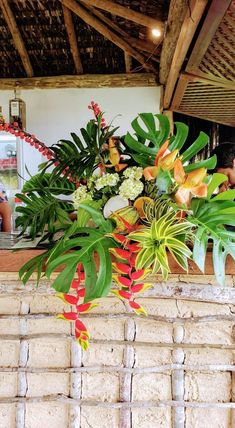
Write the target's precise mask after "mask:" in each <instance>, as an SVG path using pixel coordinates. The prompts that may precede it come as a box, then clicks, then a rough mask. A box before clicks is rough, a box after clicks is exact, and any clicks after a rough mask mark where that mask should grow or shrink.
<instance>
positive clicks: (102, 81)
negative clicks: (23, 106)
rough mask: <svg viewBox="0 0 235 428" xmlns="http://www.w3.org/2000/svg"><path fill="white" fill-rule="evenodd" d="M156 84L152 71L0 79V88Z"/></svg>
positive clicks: (112, 86)
mask: <svg viewBox="0 0 235 428" xmlns="http://www.w3.org/2000/svg"><path fill="white" fill-rule="evenodd" d="M136 86H140V87H141V86H143V87H144V86H157V83H156V75H155V74H153V73H133V74H132V73H129V74H80V75H79V76H53V77H32V78H20V79H5V78H4V79H0V90H9V89H15V88H16V87H17V88H20V89H35V88H38V89H55V88H109V87H110V88H126V87H136Z"/></svg>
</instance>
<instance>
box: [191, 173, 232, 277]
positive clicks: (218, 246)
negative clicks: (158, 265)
mask: <svg viewBox="0 0 235 428" xmlns="http://www.w3.org/2000/svg"><path fill="white" fill-rule="evenodd" d="M225 180H227V177H226V176H223V174H214V175H213V177H212V180H211V182H210V184H209V186H208V198H207V199H200V200H196V199H195V200H193V202H192V204H191V210H192V214H190V215H189V217H188V220H189V221H190V222H191V223H192V224H194V225H195V228H196V231H195V242H194V248H193V260H194V261H195V263H196V264H197V266H198V267H199V269H200V270H201V271H202V272H204V269H205V258H206V251H207V245H208V241H209V240H211V241H212V243H213V247H212V256H213V257H212V258H213V267H214V272H215V275H216V278H217V280H218V282H219V283H220V284H221V285H224V283H225V262H226V257H227V255H229V254H230V255H231V257H232V258H233V259H235V232H232V231H229V230H227V229H226V228H225V226H235V202H234V201H233V199H234V197H235V192H234V191H233V190H228V191H227V192H223V193H221V194H218V195H217V196H215V197H211V196H212V194H213V191H214V190H215V188H216V187H217V186H218V185H219V184H221V183H222V182H223V181H225ZM224 225H225V226H224Z"/></svg>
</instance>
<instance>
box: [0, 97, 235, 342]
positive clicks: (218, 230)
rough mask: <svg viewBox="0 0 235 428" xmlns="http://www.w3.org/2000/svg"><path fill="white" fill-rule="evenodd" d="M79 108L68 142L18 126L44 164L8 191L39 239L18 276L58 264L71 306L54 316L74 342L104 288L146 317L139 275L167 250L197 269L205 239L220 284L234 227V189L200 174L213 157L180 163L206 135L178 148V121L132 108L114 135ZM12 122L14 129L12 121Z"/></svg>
mask: <svg viewBox="0 0 235 428" xmlns="http://www.w3.org/2000/svg"><path fill="white" fill-rule="evenodd" d="M89 109H90V110H91V111H92V112H93V114H94V118H93V119H92V120H90V121H89V122H88V124H87V126H86V128H82V129H81V130H80V131H81V138H80V137H79V136H78V135H76V134H75V133H72V134H71V137H72V140H71V141H70V140H61V141H59V142H58V143H57V144H55V145H53V146H51V147H50V149H46V147H45V146H43V144H42V143H40V142H38V140H35V137H34V136H33V137H32V136H30V135H28V134H27V140H28V141H29V142H30V143H32V144H35V141H36V143H37V145H38V147H40V148H41V147H42V151H45V153H46V154H45V155H46V156H47V162H45V163H43V164H41V165H40V169H39V173H38V174H37V175H35V176H33V177H31V178H30V179H29V181H27V182H26V183H25V185H24V187H23V189H22V193H21V194H17V197H18V198H20V199H21V200H22V202H23V204H24V205H23V206H21V207H18V208H17V211H18V212H19V214H20V215H19V217H18V218H17V226H18V227H19V228H20V229H21V235H22V234H25V233H26V231H27V234H28V239H29V240H33V239H35V238H37V240H38V243H39V244H40V245H44V246H45V247H46V250H45V252H44V253H42V254H40V255H39V256H37V257H35V258H33V259H31V260H30V261H29V262H27V263H26V264H25V265H24V266H23V267H22V268H21V270H20V277H21V279H22V281H23V282H24V283H26V282H27V281H28V280H29V278H30V277H31V275H32V274H33V272H34V271H36V272H37V278H38V282H39V281H40V279H41V278H42V277H43V276H46V277H47V278H50V277H51V274H52V273H53V272H54V271H55V270H57V269H58V268H59V269H60V271H59V273H58V275H57V277H56V279H55V280H54V282H53V284H52V287H54V289H55V290H56V291H57V296H58V297H60V298H62V299H63V300H64V301H66V302H67V303H68V304H69V305H72V306H73V308H74V309H73V310H71V311H69V312H65V313H63V314H59V315H58V318H63V319H65V320H69V321H73V322H75V336H76V339H77V340H78V342H79V343H80V345H81V346H82V347H83V348H84V349H87V347H88V344H89V332H88V331H87V329H86V326H85V325H84V323H83V322H82V321H81V319H80V314H83V313H86V312H88V311H90V310H92V308H93V307H94V306H96V305H97V299H99V298H101V297H103V296H106V295H107V294H108V293H109V292H112V293H113V294H114V295H115V296H117V297H118V298H120V299H122V300H124V301H125V302H126V303H127V304H128V305H129V307H130V308H131V309H132V310H133V311H134V312H135V313H137V314H142V315H146V312H145V310H144V308H143V307H142V306H141V305H140V304H139V303H138V294H139V293H142V292H144V291H145V290H146V289H148V288H149V287H150V286H151V285H150V284H149V283H148V282H145V281H146V278H147V277H148V275H149V274H151V273H157V272H161V274H162V276H163V279H164V280H166V279H167V277H168V274H169V272H170V267H169V257H170V256H171V257H173V258H174V260H175V261H176V262H177V263H178V264H179V265H180V266H181V267H182V268H183V269H184V270H185V271H187V269H188V260H189V259H193V260H194V262H195V263H196V264H197V266H198V267H199V268H200V269H201V271H202V272H203V271H204V266H205V257H206V250H207V246H208V241H211V245H212V252H213V264H214V271H215V275H216V277H217V280H218V282H219V283H220V284H223V283H224V281H225V273H224V271H225V261H226V257H227V255H228V254H230V255H231V256H232V257H233V258H235V233H234V232H231V231H228V230H227V229H226V226H235V215H234V214H235V203H234V198H235V191H234V190H228V191H226V192H223V193H218V194H217V195H214V193H215V190H216V189H217V188H218V186H220V185H221V183H223V182H224V181H226V180H227V177H226V176H224V175H223V174H218V173H215V174H212V175H209V174H207V170H208V169H209V170H211V169H214V168H215V166H216V157H215V156H213V157H211V158H209V159H206V160H203V161H200V162H192V163H190V160H191V159H193V158H194V156H195V155H196V154H197V152H198V151H200V150H202V149H203V147H205V145H206V144H207V143H208V136H207V135H206V134H204V133H203V132H200V134H199V136H198V138H197V139H196V141H195V142H194V143H193V144H192V145H191V146H189V147H187V148H186V149H184V145H185V143H186V140H187V135H188V127H187V126H186V125H185V124H183V123H179V122H177V123H175V135H170V124H169V121H168V118H167V117H166V116H164V115H159V114H156V115H153V114H151V113H141V114H139V116H138V117H137V118H135V119H134V120H133V121H132V123H131V125H132V128H133V133H130V132H128V133H127V134H126V135H125V136H124V137H115V136H114V134H115V133H116V131H117V129H118V128H112V127H111V125H107V124H106V121H105V118H104V114H103V112H102V111H101V109H100V107H99V106H98V105H97V104H96V103H94V102H91V105H90V106H89ZM16 125H17V124H16ZM157 125H158V126H159V129H157ZM1 126H5V125H3V124H2V125H1ZM8 129H9V126H8ZM12 129H13V130H14V132H15V133H16V134H17V133H18V132H19V135H20V131H18V129H17V126H15V127H14V126H13V127H12ZM52 166H53V167H54V168H53V169H52V172H48V168H49V167H52ZM61 195H63V197H62V196H61ZM113 282H114V283H115V287H114V288H112V283H113Z"/></svg>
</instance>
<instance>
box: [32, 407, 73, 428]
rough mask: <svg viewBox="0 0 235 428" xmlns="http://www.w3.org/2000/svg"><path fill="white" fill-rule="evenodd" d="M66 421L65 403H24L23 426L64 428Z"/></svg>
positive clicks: (66, 410)
mask: <svg viewBox="0 0 235 428" xmlns="http://www.w3.org/2000/svg"><path fill="white" fill-rule="evenodd" d="M68 421H69V409H68V406H67V405H64V404H57V403H53V402H47V403H27V404H26V414H25V428H42V427H43V428H66V427H67V426H68Z"/></svg>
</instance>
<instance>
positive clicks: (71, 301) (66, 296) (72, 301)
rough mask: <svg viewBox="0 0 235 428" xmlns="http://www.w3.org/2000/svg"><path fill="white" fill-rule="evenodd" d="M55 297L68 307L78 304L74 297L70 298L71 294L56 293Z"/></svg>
mask: <svg viewBox="0 0 235 428" xmlns="http://www.w3.org/2000/svg"><path fill="white" fill-rule="evenodd" d="M56 297H59V299H62V300H63V301H64V302H66V303H69V304H70V305H76V304H77V302H78V298H77V297H76V296H72V295H71V294H65V293H56Z"/></svg>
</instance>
